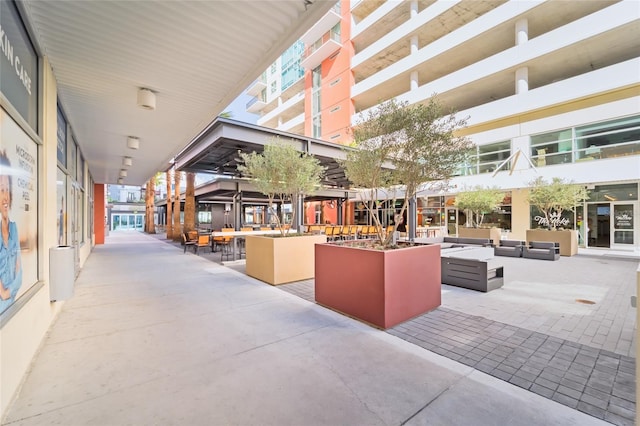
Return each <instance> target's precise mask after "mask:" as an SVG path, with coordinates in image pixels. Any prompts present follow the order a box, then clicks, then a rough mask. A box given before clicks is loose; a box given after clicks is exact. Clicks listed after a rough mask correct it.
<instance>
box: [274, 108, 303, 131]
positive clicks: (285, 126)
mask: <svg viewBox="0 0 640 426" xmlns="http://www.w3.org/2000/svg"><path fill="white" fill-rule="evenodd" d="M277 130H282V131H284V132H291V133H298V134H304V112H303V113H302V114H298V115H297V116H295V117H294V118H292V119H291V120H289V121H287V122H285V123H282V124H281V125H280V126H278V127H277Z"/></svg>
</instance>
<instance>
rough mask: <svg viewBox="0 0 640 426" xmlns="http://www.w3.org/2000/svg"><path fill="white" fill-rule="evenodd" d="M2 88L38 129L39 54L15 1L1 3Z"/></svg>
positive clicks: (15, 106) (12, 102)
mask: <svg viewBox="0 0 640 426" xmlns="http://www.w3.org/2000/svg"><path fill="white" fill-rule="evenodd" d="M0 51H1V52H0V91H2V94H3V95H4V96H5V97H6V98H7V100H9V102H11V105H13V107H14V108H15V109H16V110H17V111H18V113H20V115H22V117H23V118H24V119H25V120H26V121H27V123H29V125H30V126H31V128H33V129H34V130H35V131H38V90H37V89H38V55H37V54H36V51H35V49H34V48H33V45H32V44H31V40H30V39H29V35H28V34H27V31H26V30H25V28H24V25H23V23H22V19H20V15H19V13H18V10H17V9H16V6H15V4H14V2H11V1H2V2H0Z"/></svg>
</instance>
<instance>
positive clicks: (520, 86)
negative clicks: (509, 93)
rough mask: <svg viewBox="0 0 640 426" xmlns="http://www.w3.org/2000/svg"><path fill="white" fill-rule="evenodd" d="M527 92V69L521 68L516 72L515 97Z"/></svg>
mask: <svg viewBox="0 0 640 426" xmlns="http://www.w3.org/2000/svg"><path fill="white" fill-rule="evenodd" d="M528 91H529V68H527V67H523V68H518V69H517V70H516V95H519V94H520V93H526V92H528Z"/></svg>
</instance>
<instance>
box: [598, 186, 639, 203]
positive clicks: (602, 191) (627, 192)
mask: <svg viewBox="0 0 640 426" xmlns="http://www.w3.org/2000/svg"><path fill="white" fill-rule="evenodd" d="M637 199H638V184H636V183H627V184H622V185H597V186H596V187H595V188H594V189H592V190H590V191H589V199H588V202H590V203H591V202H598V201H604V202H609V201H635V200H637Z"/></svg>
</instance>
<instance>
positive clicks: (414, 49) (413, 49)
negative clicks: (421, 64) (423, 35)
mask: <svg viewBox="0 0 640 426" xmlns="http://www.w3.org/2000/svg"><path fill="white" fill-rule="evenodd" d="M418 48H419V46H418V36H417V35H414V36H412V37H411V54H412V55H414V54H416V52H418Z"/></svg>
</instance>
